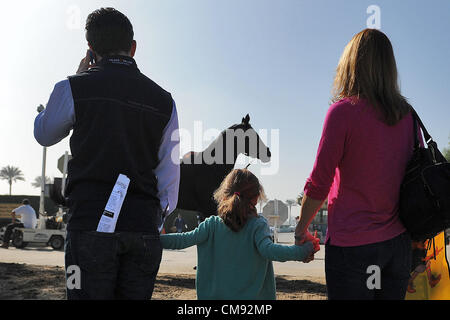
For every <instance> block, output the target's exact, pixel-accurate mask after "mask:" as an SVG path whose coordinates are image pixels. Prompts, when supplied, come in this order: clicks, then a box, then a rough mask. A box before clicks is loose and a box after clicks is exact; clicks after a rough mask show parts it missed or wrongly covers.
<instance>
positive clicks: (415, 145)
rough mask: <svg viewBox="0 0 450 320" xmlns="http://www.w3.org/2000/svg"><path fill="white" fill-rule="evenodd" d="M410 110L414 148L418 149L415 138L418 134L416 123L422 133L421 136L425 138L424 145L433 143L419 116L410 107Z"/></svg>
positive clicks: (417, 142)
mask: <svg viewBox="0 0 450 320" xmlns="http://www.w3.org/2000/svg"><path fill="white" fill-rule="evenodd" d="M410 108H411V114H412V117H413V122H414V148H418V147H420V143H419V138H418V137H417V136H418V134H419V133H418V132H417V123H419V126H420V128H421V129H422V133H423V136H424V137H425V142H426V144H427V145H429V144H430V143H431V142H433V138H432V137H431V136H430V134H429V133H428V131H427V129H426V128H425V126H424V124H423V122H422V120H421V119H420V117H419V115H418V114H417V112H416V110H414V108H413V107H412V106H410Z"/></svg>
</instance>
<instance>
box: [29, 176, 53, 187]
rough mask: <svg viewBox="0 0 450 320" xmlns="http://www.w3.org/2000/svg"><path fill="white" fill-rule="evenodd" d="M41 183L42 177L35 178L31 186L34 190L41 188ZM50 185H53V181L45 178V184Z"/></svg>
mask: <svg viewBox="0 0 450 320" xmlns="http://www.w3.org/2000/svg"><path fill="white" fill-rule="evenodd" d="M41 182H42V176H37V177H36V178H34V181H33V182H32V183H31V185H32V186H33V187H34V188H40V187H41ZM50 183H52V180H51V179H50V177H47V176H45V184H50Z"/></svg>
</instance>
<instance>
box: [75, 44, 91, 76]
mask: <svg viewBox="0 0 450 320" xmlns="http://www.w3.org/2000/svg"><path fill="white" fill-rule="evenodd" d="M95 60H96V59H95V54H94V53H93V52H92V51H91V50H87V52H86V56H85V57H84V58H83V59H81V62H80V66H79V67H78V70H77V74H79V73H82V72H85V71H87V70H89V69H90V68H93V67H95V63H96V61H95Z"/></svg>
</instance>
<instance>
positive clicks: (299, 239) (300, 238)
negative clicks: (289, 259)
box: [295, 231, 320, 254]
mask: <svg viewBox="0 0 450 320" xmlns="http://www.w3.org/2000/svg"><path fill="white" fill-rule="evenodd" d="M307 241H311V242H312V243H313V245H314V252H313V254H314V253H316V252H317V251H320V239H319V238H317V237H314V236H313V235H312V234H311V233H310V232H309V231H306V232H305V233H303V234H301V235H297V234H296V235H295V245H297V246H301V245H302V244H304V243H305V242H307Z"/></svg>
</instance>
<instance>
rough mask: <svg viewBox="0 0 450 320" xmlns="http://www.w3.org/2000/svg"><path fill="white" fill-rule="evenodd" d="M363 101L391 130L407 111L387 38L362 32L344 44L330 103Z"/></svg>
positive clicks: (368, 31)
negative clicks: (351, 99)
mask: <svg viewBox="0 0 450 320" xmlns="http://www.w3.org/2000/svg"><path fill="white" fill-rule="evenodd" d="M350 97H355V98H358V99H359V98H365V99H367V100H368V102H369V104H370V105H371V106H372V107H373V108H375V109H376V110H378V111H379V112H380V116H381V120H382V121H384V122H385V123H386V124H388V125H390V126H392V125H395V124H396V123H397V122H399V121H400V120H401V119H402V118H403V117H404V116H405V115H406V114H408V112H409V111H410V105H409V104H408V102H407V100H406V98H405V97H403V96H402V95H401V93H400V88H399V85H398V75H397V65H396V62H395V57H394V51H393V49H392V45H391V42H390V41H389V39H388V37H387V36H386V35H385V34H384V33H383V32H381V31H379V30H376V29H365V30H363V31H361V32H360V33H358V34H357V35H355V36H354V37H353V38H352V40H351V41H350V42H349V43H348V44H347V46H346V47H345V49H344V52H343V54H342V56H341V59H340V61H339V64H338V67H337V70H336V76H335V78H334V85H333V99H332V101H333V102H337V101H339V100H341V99H344V98H350Z"/></svg>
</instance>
